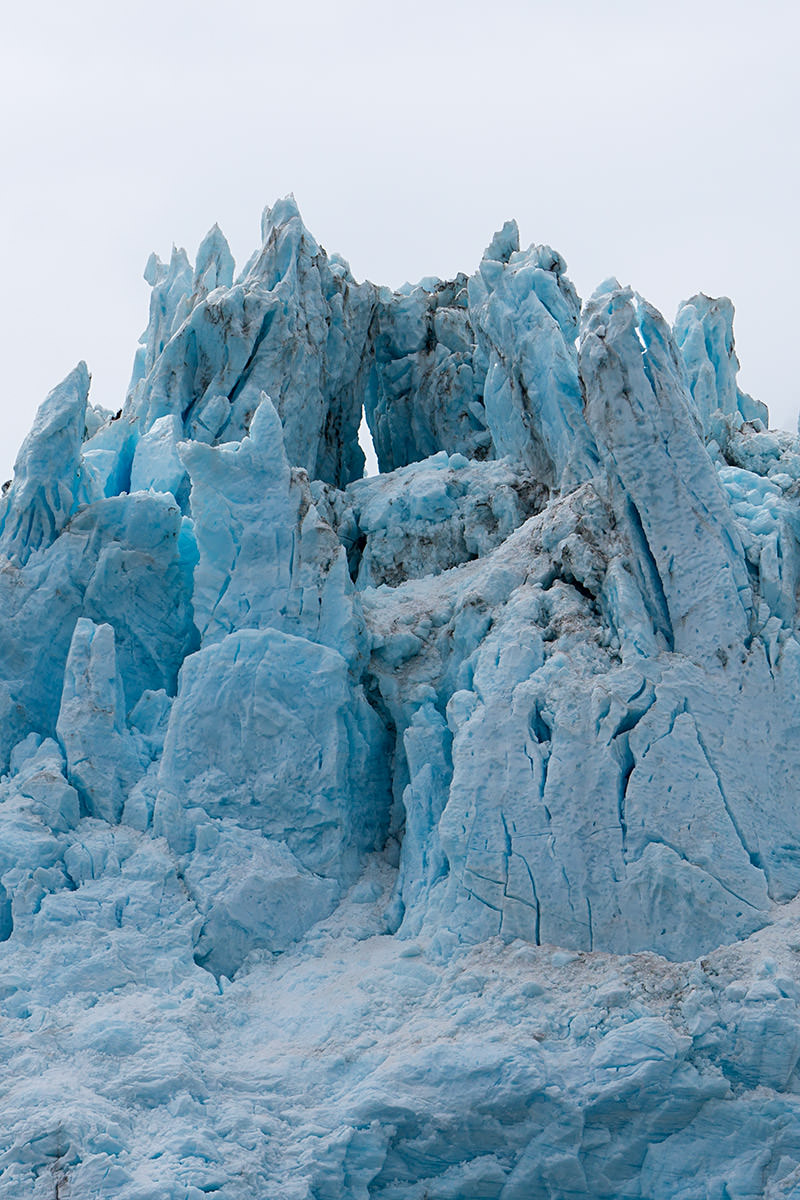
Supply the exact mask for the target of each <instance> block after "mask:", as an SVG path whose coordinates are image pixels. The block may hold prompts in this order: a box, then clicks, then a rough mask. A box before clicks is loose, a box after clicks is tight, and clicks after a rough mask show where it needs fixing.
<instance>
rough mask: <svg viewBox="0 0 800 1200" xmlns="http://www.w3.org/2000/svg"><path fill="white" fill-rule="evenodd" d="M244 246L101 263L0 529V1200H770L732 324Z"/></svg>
mask: <svg viewBox="0 0 800 1200" xmlns="http://www.w3.org/2000/svg"><path fill="white" fill-rule="evenodd" d="M262 234H263V237H262V245H261V247H260V249H259V250H258V251H257V252H256V253H255V254H254V256H253V258H252V259H251V260H250V262H249V263H248V264H247V265H246V266H245V268H244V270H243V271H242V273H241V274H240V275H239V276H238V278H236V279H234V264H233V259H232V257H231V255H230V251H229V250H228V247H227V243H226V242H225V239H224V237H223V236H222V234H221V233H220V231H219V230H218V229H217V228H216V227H214V228H213V229H212V231H211V232H210V233H209V235H208V236H207V238H206V239H205V240H204V242H203V243H202V245H201V247H200V250H199V252H198V256H197V262H196V265H195V266H194V267H192V265H191V263H190V262H189V260H188V258H187V256H186V254H185V253H184V252H183V251H175V252H174V253H173V255H172V258H171V260H170V262H169V263H168V264H162V263H161V262H160V261H159V260H158V259H156V258H155V257H154V258H152V259H151V260H150V262H149V263H148V266H147V272H146V277H147V279H148V282H149V283H150V284H151V285H152V289H153V290H152V301H151V309H150V320H149V324H148V328H147V330H146V332H145V334H144V336H143V339H142V344H141V346H140V348H139V351H138V352H137V356H136V360H135V364H134V371H133V376H132V381H131V386H130V390H129V394H128V396H127V398H126V400H125V403H124V405H123V407H122V409H121V411H120V412H119V413H118V414H117V415H116V416H114V415H112V414H111V413H108V412H105V411H104V410H102V409H98V408H94V407H93V406H92V405H90V404H89V403H88V390H89V376H88V371H87V370H86V367H85V366H84V365H83V364H81V365H80V366H79V367H78V368H76V370H75V371H74V372H73V373H72V374H71V375H70V376H68V378H67V379H66V380H65V381H64V383H62V384H61V385H60V386H59V387H58V388H56V389H55V391H53V392H52V393H51V394H50V396H48V398H47V399H46V400H45V402H44V404H43V405H42V408H41V409H40V412H39V414H38V416H37V418H36V422H35V424H34V427H33V429H32V431H31V433H30V435H29V436H28V438H27V439H26V441H25V443H24V445H23V447H22V449H21V450H20V453H19V456H18V459H17V463H16V467H15V474H14V480H13V482H12V484H11V486H10V488H9V489H8V490H7V492H6V494H5V495H4V497H3V499H2V501H1V502H0V555H1V556H2V557H0V612H2V619H1V620H0V704H1V705H2V713H3V718H4V719H3V722H2V726H0V728H1V729H2V736H1V737H0V758H1V759H2V764H1V765H2V770H3V771H4V772H5V773H4V775H3V778H2V781H0V960H1V961H2V973H0V1003H1V1004H2V1009H1V1010H0V1011H1V1012H2V1022H3V1026H2V1028H3V1037H2V1040H0V1058H2V1080H3V1082H2V1093H1V1094H2V1100H0V1195H1V1196H7V1197H9V1198H11V1197H13V1198H14V1200H17V1198H18V1197H21V1196H32V1197H42V1198H44V1197H51V1196H53V1195H58V1196H61V1197H68V1196H79V1195H80V1196H93V1197H106V1196H107V1197H115V1198H117V1200H146V1198H150V1197H153V1198H155V1197H159V1198H165V1200H169V1198H174V1200H199V1198H200V1197H202V1196H205V1195H208V1194H212V1193H215V1192H216V1193H219V1194H221V1195H224V1196H225V1197H226V1200H228V1198H230V1200H236V1198H237V1197H240V1198H242V1200H250V1198H252V1200H256V1198H258V1200H266V1197H270V1198H276V1200H284V1198H285V1200H337V1198H340V1197H342V1198H347V1200H349V1198H351V1197H352V1198H353V1200H364V1198H366V1197H382V1198H384V1200H422V1198H423V1197H427V1198H428V1200H469V1198H475V1200H478V1198H481V1200H493V1198H496V1200H538V1198H540V1197H541V1198H542V1200H566V1198H567V1197H570V1198H573V1200H574V1198H576V1197H587V1198H588V1197H593V1198H599V1197H605V1198H608V1200H611V1198H616V1197H631V1198H634V1197H640V1198H644V1197H648V1198H649V1200H662V1198H663V1200H674V1198H678V1197H679V1198H682V1200H683V1198H685V1200H694V1198H697V1200H700V1198H707V1200H711V1198H712V1197H714V1198H717V1197H719V1198H721V1197H727V1198H728V1200H750V1198H752V1200H755V1198H756V1197H762V1196H763V1197H771V1198H773V1200H777V1198H778V1197H788V1196H790V1195H797V1194H798V1192H800V1074H798V1071H797V1064H798V1060H800V1020H798V1016H799V1014H798V1004H799V1003H800V909H799V908H798V904H800V900H798V899H797V897H798V893H800V806H798V804H797V803H796V789H797V785H796V782H795V781H796V779H797V777H798V765H799V764H798V759H800V737H799V736H798V734H800V716H798V711H799V710H798V693H799V692H800V645H799V644H798V640H797V634H796V630H797V613H796V597H797V589H798V539H800V482H799V481H800V444H798V440H797V439H796V438H794V437H792V436H790V435H788V434H784V433H780V432H768V431H767V428H766V417H767V414H766V410H765V409H764V408H763V406H761V405H759V404H758V402H757V401H755V400H753V399H752V398H751V397H749V396H746V395H745V394H744V393H742V392H741V390H740V389H739V388H738V386H737V383H736V374H737V370H738V361H737V359H736V355H735V351H734V345H733V333H732V319H733V310H732V306H731V305H730V303H729V302H728V301H727V300H712V299H710V298H709V297H706V296H696V297H694V298H693V299H692V300H691V301H689V302H687V303H686V304H685V305H683V306H682V307H681V309H680V311H679V313H678V317H677V320H676V324H675V327H674V329H670V327H669V326H668V325H667V324H666V322H665V321H664V320H663V318H662V317H661V316H660V315H659V314H658V313H657V312H656V311H655V310H654V309H653V308H652V307H651V306H650V305H648V304H647V303H646V302H645V301H644V300H642V299H641V298H640V297H639V296H637V295H636V294H635V293H634V292H632V291H631V290H630V289H629V288H626V287H621V286H620V285H619V284H618V283H617V281H616V280H607V281H605V282H604V283H603V284H601V286H600V287H599V288H598V289H597V291H596V292H595V294H594V295H593V296H592V298H591V299H590V300H589V301H588V302H587V303H585V304H584V305H581V302H580V300H579V298H578V296H577V294H576V292H575V289H574V287H573V286H572V284H571V283H570V282H569V279H568V277H567V274H566V266H565V264H564V262H563V260H562V259H561V258H560V257H559V255H558V254H556V253H555V252H554V251H552V250H551V249H550V248H549V247H546V246H533V247H531V248H530V249H527V250H523V249H520V244H519V235H518V232H517V229H516V226H515V225H514V223H513V222H509V223H507V224H506V225H505V226H504V227H503V228H502V229H501V230H500V232H499V233H498V234H496V235H495V237H494V238H493V240H492V242H491V244H490V246H489V248H488V249H487V251H486V254H485V256H484V258H483V260H482V262H481V263H480V265H479V267H478V269H477V271H476V272H475V273H474V274H473V275H472V276H470V277H469V278H468V277H466V276H463V275H460V276H458V277H457V278H456V279H455V280H452V281H440V280H432V279H428V280H424V281H423V282H422V283H421V284H420V285H419V286H416V287H411V286H407V287H404V288H403V289H400V291H398V292H392V291H391V290H389V289H387V288H377V287H375V286H373V285H372V284H370V283H364V284H359V283H357V282H356V281H355V280H354V279H353V277H352V275H351V274H350V271H349V268H348V266H347V264H346V263H345V262H344V260H342V259H341V258H338V257H336V256H328V255H327V254H326V253H325V251H324V250H323V249H322V248H321V247H320V246H319V245H318V243H317V242H316V241H315V240H314V239H313V238H312V237H311V235H310V234H309V233H308V231H307V230H306V229H305V227H304V226H303V223H302V220H301V218H300V214H299V212H298V210H297V207H296V205H295V203H294V201H293V200H292V199H291V198H287V199H285V200H283V201H280V202H279V203H278V204H277V205H276V206H275V207H274V208H273V209H272V210H268V211H267V212H266V213H265V216H264V222H263V228H262ZM578 341H579V344H577V343H578ZM362 413H365V414H366V417H367V421H368V423H369V427H370V429H371V432H372V436H373V439H374V444H375V448H376V451H377V455H378V459H379V462H380V465H381V469H382V471H383V473H382V474H381V475H378V476H376V477H373V478H361V474H362V466H363V455H362V452H361V450H360V448H359V446H358V442H357V430H358V427H359V423H360V421H361V419H362Z"/></svg>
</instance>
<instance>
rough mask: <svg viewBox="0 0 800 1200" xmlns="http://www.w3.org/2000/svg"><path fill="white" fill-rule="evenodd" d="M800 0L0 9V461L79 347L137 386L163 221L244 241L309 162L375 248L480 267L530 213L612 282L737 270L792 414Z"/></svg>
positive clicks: (332, 237)
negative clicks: (137, 355)
mask: <svg viewBox="0 0 800 1200" xmlns="http://www.w3.org/2000/svg"><path fill="white" fill-rule="evenodd" d="M799 30H800V9H798V7H797V6H795V5H791V4H789V3H787V2H786V0H761V3H759V4H755V3H753V2H752V0H751V2H749V3H747V4H744V3H739V2H738V0H727V2H724V3H723V2H721V0H720V2H718V0H669V3H667V2H662V3H654V2H652V0H639V2H638V3H633V2H629V0H605V3H602V4H601V3H596V2H595V3H591V2H589V0H570V2H567V0H558V2H555V3H545V2H543V0H532V2H529V3H523V2H521V0H520V2H514V0H481V2H480V3H478V2H475V0H427V2H424V0H403V2H402V3H380V2H377V0H373V2H372V3H369V2H367V0H337V2H336V3H322V2H320V0H293V2H292V3H291V4H288V3H284V4H277V3H270V2H263V3H257V2H256V0H226V3H224V4H223V3H220V2H219V0H216V2H215V3H210V2H208V0H159V2H158V3H155V2H154V0H137V3H135V4H133V3H130V2H129V0H116V2H115V3H113V4H112V3H109V2H108V0H70V3H69V4H65V3H63V0H59V2H58V3H56V2H54V0H44V2H41V0H39V2H37V0H29V3H28V4H27V6H26V7H23V6H22V5H14V6H13V8H12V6H11V5H10V4H8V5H6V6H5V11H4V15H3V16H2V22H1V23H0V92H2V108H1V111H2V120H1V123H0V154H1V157H0V164H2V188H0V215H1V216H2V219H3V221H2V228H3V230H4V231H5V233H4V238H3V242H4V245H3V258H4V261H5V263H6V285H5V288H4V289H3V296H2V302H1V303H2V320H1V321H0V336H1V337H2V346H1V347H0V349H1V350H2V363H3V369H2V390H1V393H0V394H1V397H2V398H1V399H0V432H2V437H1V438H0V478H5V477H7V476H8V475H10V468H11V464H12V463H13V459H14V457H15V454H16V450H17V448H18V446H19V443H20V441H21V439H22V437H23V436H24V434H25V432H27V429H28V428H29V426H30V423H31V420H32V416H33V412H34V411H35V408H36V407H37V405H38V404H39V403H40V401H41V400H42V399H43V397H44V395H45V394H46V393H47V391H48V390H49V389H50V388H51V387H53V386H54V385H55V384H56V383H57V382H58V381H59V380H60V379H61V378H62V377H63V376H64V375H65V374H66V373H67V371H69V370H70V369H71V368H72V367H73V366H74V364H75V363H76V362H77V361H78V360H79V359H81V358H85V359H86V360H87V362H88V363H89V366H90V369H91V370H92V373H93V386H92V399H93V400H94V401H95V402H97V403H101V404H103V405H105V406H106V407H109V408H114V409H116V408H118V407H119V406H120V405H121V404H122V401H123V399H124V392H125V387H126V384H127V381H128V376H129V372H130V366H131V360H132V357H133V351H134V349H135V345H136V341H137V338H138V336H139V333H140V332H141V330H142V329H143V328H144V325H145V323H146V319H147V302H148V288H147V287H146V285H145V284H144V282H143V281H142V279H141V273H142V270H143V268H144V264H145V261H146V259H147V256H148V254H149V253H150V251H151V250H152V249H155V250H157V251H158V252H159V253H160V254H161V256H162V258H163V257H165V256H167V255H168V253H169V250H170V246H171V243H172V241H173V240H174V241H175V242H177V243H178V244H179V245H185V246H186V248H187V250H188V251H189V253H190V256H192V257H193V256H194V252H195V250H196V248H197V244H198V242H199V241H200V239H201V237H202V236H203V234H204V233H205V231H206V230H207V229H208V228H209V226H210V225H211V224H212V223H213V222H214V221H218V222H219V224H220V225H221V226H222V228H223V230H224V231H225V233H226V234H227V236H228V238H229V240H230V242H231V247H232V249H233V252H234V254H235V256H236V259H237V262H238V263H241V262H243V261H244V259H245V258H246V257H248V256H249V253H250V251H251V250H252V249H253V248H254V246H255V244H256V240H257V236H258V223H259V217H260V212H261V209H262V207H263V206H264V204H266V203H272V202H273V201H274V200H275V199H276V198H277V197H278V196H280V195H283V194H284V193H286V192H287V191H290V190H292V191H294V192H295V195H296V196H297V199H298V202H299V204H300V208H301V210H302V212H303V216H304V218H305V221H306V224H307V225H308V226H309V228H310V229H311V231H312V232H313V233H314V235H315V236H316V237H317V239H318V240H319V241H321V242H322V244H323V245H324V246H325V247H326V248H327V249H328V250H338V251H340V252H341V253H342V254H344V255H345V257H346V258H348V259H349V261H350V263H351V266H352V268H353V271H354V273H355V275H356V276H357V277H358V278H363V277H365V276H367V277H369V278H371V279H374V280H375V281H376V282H379V283H389V284H394V285H396V284H399V283H401V282H403V280H405V279H412V280H416V279H418V278H420V277H421V276H423V275H427V274H440V275H443V276H446V275H449V274H452V273H454V272H455V271H457V270H467V271H471V270H473V269H474V267H475V266H476V264H477V262H478V260H479V258H480V254H481V252H482V250H483V248H484V246H485V245H486V244H487V242H488V241H489V239H490V237H491V234H492V233H493V231H494V230H495V229H496V228H498V227H499V226H500V224H501V223H502V222H503V220H505V219H506V218H507V217H509V216H515V217H516V218H517V220H518V221H519V224H520V229H521V233H522V238H523V242H525V243H526V244H527V243H528V242H532V241H538V242H549V243H550V244H551V245H553V246H555V247H556V248H557V249H558V250H559V251H560V252H561V253H562V254H563V255H564V257H565V258H566V260H567V263H568V265H569V273H570V275H571V277H572V278H573V280H574V282H575V284H576V286H577V288H578V290H579V292H580V293H581V295H583V296H587V295H588V294H589V293H590V292H591V291H592V290H593V288H594V287H595V286H596V284H597V283H599V282H600V281H601V280H602V279H604V278H605V277H606V276H608V275H609V274H615V275H617V276H618V277H619V278H620V279H621V280H622V281H623V282H625V283H631V284H632V285H633V286H634V287H635V288H637V290H638V291H640V292H641V293H642V294H643V295H644V296H646V297H647V298H648V299H649V300H651V301H652V302H653V303H654V304H656V305H657V306H658V307H659V308H661V309H662V311H663V312H664V313H665V315H667V316H668V317H669V318H670V319H672V318H673V317H674V313H675V308H676V306H677V304H678V302H679V301H680V300H681V299H684V298H686V297H688V296H690V295H692V294H693V293H694V292H697V291H701V290H702V291H705V292H707V293H709V294H711V295H720V294H725V295H729V296H731V298H732V299H733V301H734V303H735V305H736V310H737V318H736V326H735V328H736V335H737V349H738V352H739V357H740V359H741V361H742V374H741V383H742V386H744V387H745V389H746V390H749V391H750V392H752V393H753V395H755V396H757V397H758V398H759V399H761V400H764V401H765V402H766V403H767V404H768V405H769V407H770V413H771V418H772V423H773V424H774V425H780V426H783V427H785V428H794V427H795V423H796V420H797V409H798V404H800V385H799V384H798V383H797V382H796V381H795V371H794V369H793V358H794V345H795V341H794V335H793V334H792V332H791V329H790V328H788V327H789V326H790V325H791V324H792V323H793V320H794V304H793V300H794V292H795V279H796V274H797V266H798V216H797V210H798V204H797V200H798V195H797V193H798V187H797V182H798V164H797V118H798V92H799V91H800V84H799V83H798V80H800V72H798V70H797V66H796V60H797V53H798V31H799Z"/></svg>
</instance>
